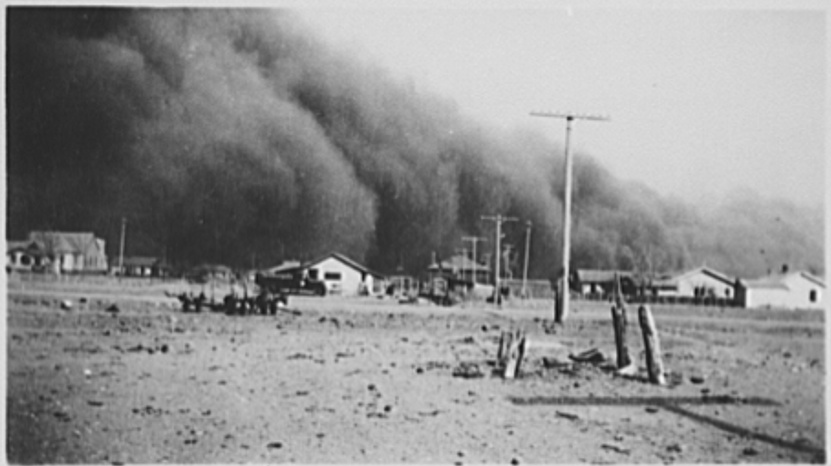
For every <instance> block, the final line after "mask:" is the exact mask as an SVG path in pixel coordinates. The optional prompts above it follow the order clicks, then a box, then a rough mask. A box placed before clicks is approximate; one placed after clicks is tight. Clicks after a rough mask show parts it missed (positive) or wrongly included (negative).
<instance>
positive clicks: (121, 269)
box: [118, 217, 127, 277]
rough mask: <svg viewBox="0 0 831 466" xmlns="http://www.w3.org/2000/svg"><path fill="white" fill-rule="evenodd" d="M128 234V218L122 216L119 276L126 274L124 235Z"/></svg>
mask: <svg viewBox="0 0 831 466" xmlns="http://www.w3.org/2000/svg"><path fill="white" fill-rule="evenodd" d="M126 234H127V218H126V217H121V242H120V244H119V247H118V276H119V277H120V276H122V275H124V237H125V235H126Z"/></svg>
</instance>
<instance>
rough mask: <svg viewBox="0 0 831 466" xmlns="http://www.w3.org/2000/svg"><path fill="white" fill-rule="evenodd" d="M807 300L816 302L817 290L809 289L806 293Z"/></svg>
mask: <svg viewBox="0 0 831 466" xmlns="http://www.w3.org/2000/svg"><path fill="white" fill-rule="evenodd" d="M808 300H810V301H811V302H812V303H815V302H817V290H811V291H810V292H809V293H808Z"/></svg>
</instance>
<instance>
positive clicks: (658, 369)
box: [638, 305, 666, 385]
mask: <svg viewBox="0 0 831 466" xmlns="http://www.w3.org/2000/svg"><path fill="white" fill-rule="evenodd" d="M638 318H639V320H640V324H641V332H642V333H643V345H644V348H645V350H646V370H647V372H648V373H649V381H650V382H652V383H655V384H658V385H665V384H666V378H665V377H664V364H663V362H662V361H661V342H660V340H659V339H658V330H657V329H656V328H655V319H653V318H652V311H650V310H649V306H646V305H643V306H641V307H640V308H639V309H638Z"/></svg>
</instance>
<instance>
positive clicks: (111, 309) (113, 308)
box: [106, 303, 120, 314]
mask: <svg viewBox="0 0 831 466" xmlns="http://www.w3.org/2000/svg"><path fill="white" fill-rule="evenodd" d="M106 311H107V312H111V313H113V314H116V313H118V312H119V311H120V309H119V308H118V305H116V304H115V303H113V304H110V305H109V306H107V309H106Z"/></svg>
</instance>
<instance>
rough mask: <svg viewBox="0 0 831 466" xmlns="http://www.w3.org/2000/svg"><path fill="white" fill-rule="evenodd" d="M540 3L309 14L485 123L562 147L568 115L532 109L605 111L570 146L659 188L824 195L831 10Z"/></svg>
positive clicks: (711, 193) (350, 48)
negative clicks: (528, 132) (603, 118)
mask: <svg viewBox="0 0 831 466" xmlns="http://www.w3.org/2000/svg"><path fill="white" fill-rule="evenodd" d="M486 5H488V4H486ZM520 5H521V4H520ZM529 5H531V6H529V7H504V6H501V7H492V6H486V7H477V6H475V4H472V3H468V4H463V6H462V7H458V4H457V7H455V8H441V7H430V8H425V7H409V8H408V7H401V6H399V7H380V6H377V4H376V5H370V6H363V7H356V8H335V7H325V8H323V7H315V8H308V7H306V8H304V7H302V6H301V7H299V11H300V12H301V14H302V16H303V18H304V20H305V21H306V22H308V23H309V24H310V25H311V27H312V28H313V29H315V30H316V31H317V32H318V34H319V35H320V37H322V38H323V39H324V40H325V41H327V42H329V43H331V44H332V45H333V46H335V47H338V48H341V49H343V50H345V51H347V52H348V53H354V54H356V56H358V57H360V58H361V59H364V60H368V61H371V62H373V63H376V64H378V65H380V66H382V67H384V68H386V69H387V70H389V72H391V73H392V75H393V76H394V77H395V78H396V79H400V80H402V81H405V82H410V83H412V84H413V85H415V86H416V88H417V89H419V90H424V91H428V92H435V93H437V94H439V95H441V96H443V97H445V98H448V99H451V100H453V101H455V102H456V103H457V104H458V107H459V109H460V110H461V111H462V112H463V113H464V114H467V115H469V116H470V117H472V118H474V119H476V120H478V121H481V122H483V123H485V124H488V125H493V126H496V127H501V128H506V129H514V128H533V129H536V130H539V131H541V132H543V133H545V134H546V135H548V136H550V138H551V140H552V142H560V143H561V142H562V141H563V140H564V136H565V122H564V121H563V120H561V119H554V118H539V117H532V116H530V115H529V113H530V112H531V111H539V110H542V111H569V112H578V113H598V114H604V115H608V116H609V117H610V118H611V120H610V121H609V122H594V121H576V122H575V124H574V127H573V132H572V139H571V147H572V149H573V150H574V151H576V152H580V153H585V154H589V155H591V156H593V157H594V158H596V159H598V160H600V161H601V164H602V165H604V166H605V167H606V168H607V169H608V170H610V171H611V172H612V173H613V174H614V175H615V176H617V177H619V178H621V179H624V180H635V181H641V182H643V183H644V184H646V185H647V186H650V187H651V188H653V189H655V190H656V191H658V192H659V193H662V194H665V195H671V196H678V197H681V198H683V199H685V200H688V201H692V202H699V201H700V202H704V201H707V200H713V199H714V198H715V199H717V198H718V197H720V196H723V195H726V194H729V193H731V192H734V191H741V190H743V189H748V188H749V189H751V190H753V191H756V192H757V193H759V194H761V195H763V196H764V197H769V198H786V199H789V200H793V201H796V202H799V203H807V204H812V205H817V204H818V203H819V202H821V201H822V199H823V198H824V179H825V175H826V167H825V159H826V155H825V154H826V128H827V116H826V109H827V102H828V100H827V98H828V96H827V87H828V79H827V76H826V69H827V68H826V65H827V60H828V53H827V45H828V37H827V33H826V22H827V14H826V11H825V10H822V9H816V10H810V9H805V8H793V9H788V8H776V9H771V8H765V9H755V10H754V9H748V8H743V9H726V8H715V9H714V8H709V9H707V8H699V9H691V8H664V9H659V8H638V7H628V8H623V7H622V8H611V7H597V6H596V5H594V6H589V5H588V4H581V3H580V2H572V3H571V4H570V5H567V4H565V3H556V4H553V5H560V6H541V5H542V4H539V3H537V4H529ZM581 5H582V6H581ZM552 150H555V144H552Z"/></svg>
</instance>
